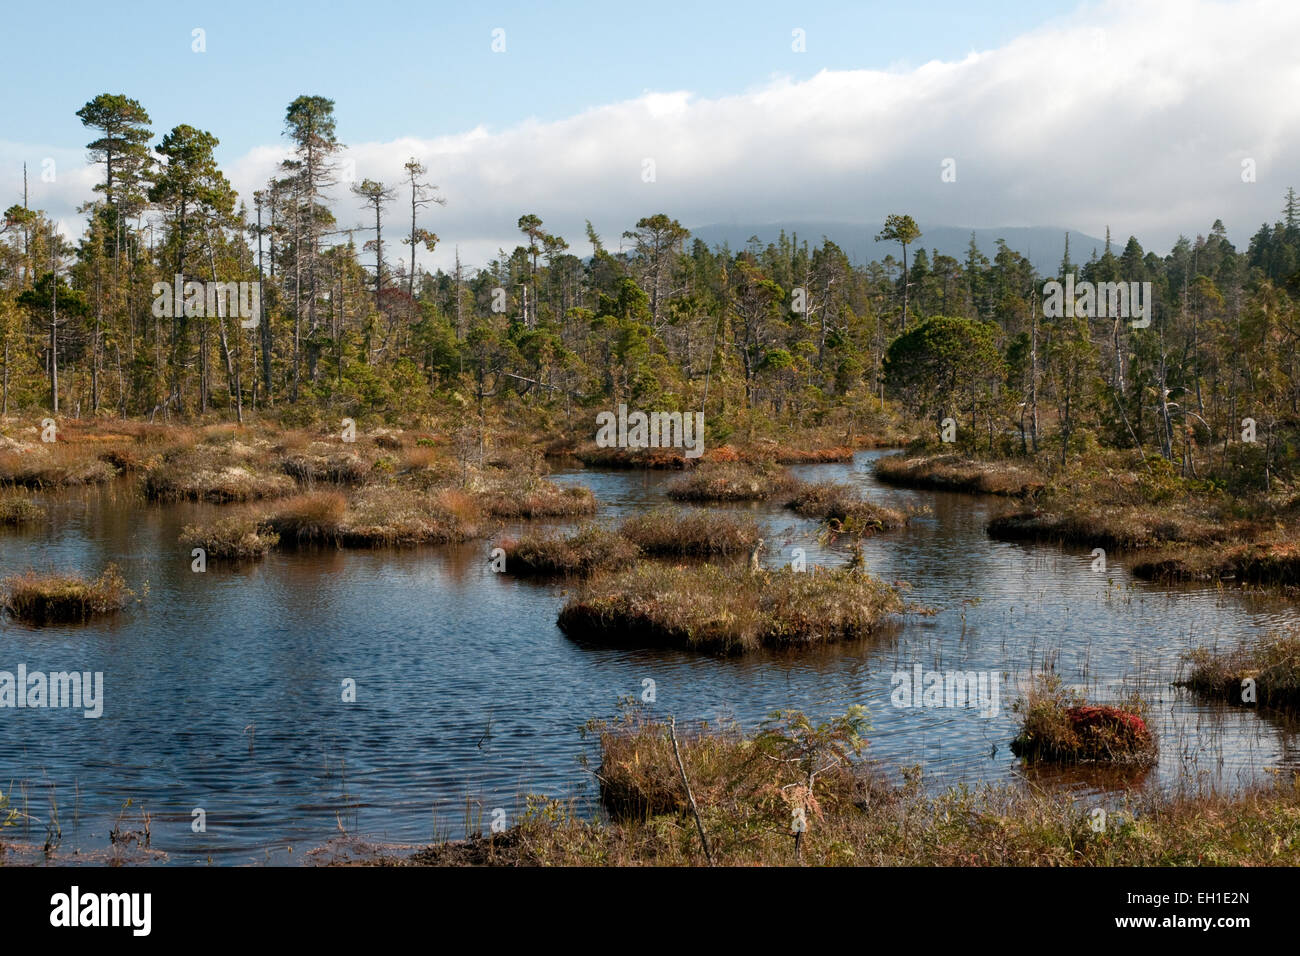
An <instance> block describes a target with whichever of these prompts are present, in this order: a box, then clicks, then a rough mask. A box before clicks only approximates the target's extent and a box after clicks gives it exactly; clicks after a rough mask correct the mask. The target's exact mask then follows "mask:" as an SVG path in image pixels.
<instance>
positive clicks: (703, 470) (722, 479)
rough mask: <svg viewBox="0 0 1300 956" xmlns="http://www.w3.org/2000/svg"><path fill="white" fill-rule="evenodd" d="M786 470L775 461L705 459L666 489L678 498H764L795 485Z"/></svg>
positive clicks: (700, 499) (691, 499)
mask: <svg viewBox="0 0 1300 956" xmlns="http://www.w3.org/2000/svg"><path fill="white" fill-rule="evenodd" d="M794 485H795V479H794V476H792V475H791V474H790V472H788V471H787V470H786V469H784V468H780V467H778V466H776V465H772V464H766V463H762V464H746V463H743V462H728V461H706V462H704V463H703V464H701V465H699V466H698V467H696V468H692V469H691V470H690V471H689V472H688V473H686V474H684V475H682V476H681V477H680V478H677V479H676V480H674V481H673V482H672V483H671V484H669V486H668V488H667V495H668V497H669V498H673V499H676V500H677V501H762V500H765V499H767V498H771V497H772V496H773V495H777V494H781V493H783V492H785V491H788V490H789V489H790V488H792V487H794Z"/></svg>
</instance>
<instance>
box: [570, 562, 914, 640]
mask: <svg viewBox="0 0 1300 956" xmlns="http://www.w3.org/2000/svg"><path fill="white" fill-rule="evenodd" d="M902 609H903V604H902V601H901V599H900V598H899V596H898V593H897V591H895V590H894V589H893V588H891V587H889V586H888V585H886V584H884V583H882V582H880V581H877V580H876V579H875V578H872V577H870V576H869V575H866V574H862V573H860V572H858V571H855V570H851V569H847V568H845V569H841V570H834V571H826V570H819V571H818V573H816V574H809V573H806V572H798V571H794V570H792V569H790V568H782V569H780V570H776V571H763V572H760V573H751V572H750V570H749V569H748V568H747V567H740V566H731V567H719V566H716V565H703V566H696V567H682V566H677V567H668V566H664V565H660V564H656V563H654V562H641V563H638V564H637V565H635V566H634V567H632V568H630V569H629V570H627V571H621V572H618V573H614V574H604V575H600V576H598V577H596V578H593V579H592V580H591V581H590V582H588V584H587V585H586V586H585V587H583V588H582V589H581V590H580V591H579V592H578V593H576V594H575V595H574V596H573V597H571V598H570V599H569V601H568V603H567V604H565V606H564V607H563V608H562V609H561V611H560V617H559V625H560V627H561V629H563V630H564V631H565V632H566V633H568V634H570V635H572V636H575V637H584V638H591V639H595V640H600V641H604V642H615V643H626V644H630V645H634V646H635V645H667V646H674V647H683V648H687V649H690V650H697V651H705V652H708V653H719V654H736V653H744V652H748V651H754V650H757V649H759V648H762V647H768V648H786V647H809V646H813V645H817V644H823V643H830V642H833V641H840V640H848V639H852V638H858V637H865V636H867V635H869V634H870V633H871V632H872V631H873V630H874V629H875V628H876V626H877V625H878V624H879V622H880V621H881V619H882V618H884V617H885V616H886V615H888V614H891V613H896V612H899V611H901V610H902Z"/></svg>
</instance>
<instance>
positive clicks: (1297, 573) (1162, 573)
mask: <svg viewBox="0 0 1300 956" xmlns="http://www.w3.org/2000/svg"><path fill="white" fill-rule="evenodd" d="M1133 574H1134V576H1136V577H1139V578H1143V579H1145V580H1149V581H1164V582H1169V581H1238V582H1240V583H1242V584H1258V585H1265V586H1278V587H1298V586H1300V547H1297V546H1296V545H1295V544H1294V543H1293V542H1292V541H1289V540H1285V539H1280V540H1279V539H1278V538H1276V537H1269V538H1266V539H1265V540H1261V541H1253V542H1247V543H1237V544H1230V545H1227V546H1219V547H1208V546H1190V547H1188V546H1184V547H1177V548H1172V547H1171V548H1162V549H1158V550H1156V552H1155V553H1153V554H1151V555H1149V556H1148V557H1146V558H1144V559H1143V560H1141V561H1139V562H1137V563H1135V564H1134V565H1133Z"/></svg>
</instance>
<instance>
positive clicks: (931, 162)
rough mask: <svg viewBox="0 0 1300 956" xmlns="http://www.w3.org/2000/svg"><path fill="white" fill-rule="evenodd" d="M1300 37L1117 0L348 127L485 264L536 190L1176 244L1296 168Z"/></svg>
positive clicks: (1264, 194) (573, 230)
mask: <svg viewBox="0 0 1300 956" xmlns="http://www.w3.org/2000/svg"><path fill="white" fill-rule="evenodd" d="M918 28H919V26H918ZM1297 36H1300V4H1294V3H1290V2H1286V0H1247V2H1240V3H1232V4H1224V3H1210V2H1204V0H1193V2H1150V3H1141V4H1131V3H1107V4H1102V5H1099V6H1087V7H1083V8H1080V10H1078V11H1077V12H1076V13H1075V14H1073V15H1072V16H1071V17H1069V18H1067V19H1066V20H1063V21H1059V22H1057V23H1054V24H1052V25H1050V26H1048V27H1044V28H1041V29H1036V30H1033V31H1031V32H1027V33H1025V34H1023V35H1021V36H1020V37H1018V38H1016V39H1015V40H1014V41H1012V42H1010V43H1008V44H1006V45H1005V46H1003V47H1001V48H999V49H996V50H990V51H984V52H977V53H976V52H973V53H971V54H969V55H968V56H966V57H965V58H964V59H962V60H960V61H957V62H940V61H933V62H929V63H925V64H923V65H921V66H918V67H916V68H914V69H908V70H897V71H881V70H852V71H823V72H820V73H817V74H816V75H814V76H812V77H810V78H808V79H805V80H799V81H796V80H792V79H790V78H788V77H773V78H771V79H770V80H769V81H767V82H766V83H764V84H763V85H761V86H757V87H755V88H751V89H748V90H745V91H743V92H738V93H736V94H734V95H730V96H725V97H719V98H712V99H708V98H701V97H698V96H695V95H693V94H692V93H690V92H689V91H659V92H649V93H646V94H645V95H643V96H641V97H639V98H637V99H634V100H628V101H623V102H616V103H610V104H606V105H602V106H598V107H595V108H593V109H590V110H587V111H586V112H583V113H580V114H578V115H575V116H571V117H568V118H565V119H563V120H559V121H555V122H545V123H542V122H533V121H528V122H523V123H520V124H518V125H515V126H511V127H508V128H505V129H500V130H494V129H491V128H489V127H487V126H479V127H477V128H475V129H472V130H468V131H466V132H463V133H459V134H456V135H452V136H444V137H440V138H435V139H412V138H409V137H404V138H399V139H394V140H392V141H389V142H376V143H359V144H352V145H351V146H350V148H349V149H348V151H347V153H346V154H345V158H346V159H347V160H350V161H351V162H352V163H353V164H354V166H355V175H356V177H357V178H358V179H360V178H364V177H369V178H373V179H379V180H383V181H385V182H389V183H394V184H396V183H397V182H398V181H399V180H400V178H401V176H402V164H403V163H404V162H405V161H406V160H407V159H408V158H409V157H411V156H414V157H416V158H418V159H419V160H420V161H421V162H423V163H424V164H425V165H426V166H428V167H429V174H428V176H427V177H426V178H427V179H428V180H430V181H431V182H434V183H436V184H437V185H438V186H439V187H440V191H441V193H442V195H444V196H445V197H446V198H447V200H448V202H447V205H446V206H444V207H434V208H432V209H431V210H430V211H429V212H427V213H426V214H423V215H422V216H421V224H422V225H423V226H425V227H426V228H429V229H431V230H432V231H434V232H436V233H437V234H438V235H439V236H440V237H441V240H442V241H441V244H440V245H439V247H438V249H437V251H436V253H434V254H433V255H432V256H427V255H426V256H422V257H421V265H422V266H426V267H428V266H430V265H441V266H446V265H448V264H449V263H450V262H451V260H452V257H453V255H454V253H455V250H456V249H457V247H458V248H459V251H460V254H461V258H462V260H463V261H464V262H465V263H466V264H468V265H471V266H481V265H483V264H485V263H486V261H487V260H488V259H489V258H491V257H492V256H493V255H494V254H495V252H496V250H497V249H498V248H499V247H504V248H507V249H509V248H512V247H513V246H514V245H515V244H516V243H517V242H518V240H519V233H518V232H517V230H516V229H515V221H516V220H517V219H518V218H519V216H520V215H521V214H523V213H525V212H533V213H536V214H538V215H539V216H541V218H542V219H543V221H544V222H545V224H546V228H547V229H548V230H550V231H552V232H557V233H559V234H561V235H563V236H564V237H565V238H567V239H568V240H569V241H570V243H571V244H572V245H573V247H574V249H575V251H577V252H579V253H580V254H586V253H587V252H588V251H589V247H588V246H587V244H586V240H585V235H584V220H586V219H591V220H592V222H593V224H594V225H595V227H596V229H597V231H599V232H600V233H601V234H602V236H603V237H604V239H605V241H606V244H607V245H608V246H612V247H617V245H618V243H619V236H620V234H621V233H622V231H623V230H625V229H629V228H631V227H632V226H633V225H634V223H635V222H636V220H637V219H638V218H640V217H642V216H645V215H649V214H652V213H655V212H660V211H663V212H667V213H668V214H669V215H671V216H673V217H675V218H677V219H679V220H681V221H682V222H683V223H684V224H686V225H703V224H707V223H714V222H733V221H739V222H764V221H779V220H783V219H790V220H819V219H829V220H844V221H879V220H881V219H883V218H884V216H885V214H887V213H889V212H907V213H910V214H911V215H912V216H914V217H915V218H916V219H917V220H918V221H919V222H920V223H921V225H922V227H923V228H924V226H925V225H926V224H927V223H930V224H934V225H959V226H1014V225H1042V226H1059V227H1061V228H1071V229H1076V230H1082V231H1084V232H1088V233H1092V234H1094V235H1101V234H1102V233H1103V232H1104V230H1105V229H1106V227H1107V226H1109V227H1110V228H1111V231H1112V234H1113V235H1114V236H1115V237H1116V238H1117V240H1118V241H1121V242H1122V241H1123V239H1125V238H1127V236H1128V235H1130V234H1135V235H1137V236H1138V237H1139V238H1140V239H1141V240H1142V241H1143V243H1144V244H1145V245H1146V246H1147V248H1149V249H1154V250H1155V251H1157V252H1160V253H1164V252H1165V251H1167V249H1168V246H1169V244H1170V243H1171V242H1172V241H1173V239H1174V238H1176V236H1177V235H1178V234H1180V233H1184V234H1188V235H1194V234H1195V233H1197V232H1205V231H1207V230H1208V228H1209V226H1210V224H1211V223H1212V222H1213V221H1214V219H1216V218H1222V219H1223V220H1224V222H1225V223H1226V224H1227V226H1228V228H1229V234H1230V235H1231V236H1233V237H1234V238H1235V239H1236V240H1237V241H1238V242H1240V243H1244V241H1245V239H1246V238H1247V237H1248V236H1249V235H1250V234H1251V233H1253V232H1254V231H1255V229H1257V228H1258V226H1259V225H1260V224H1261V223H1262V222H1265V221H1268V222H1272V221H1274V220H1276V219H1277V218H1278V215H1279V210H1280V207H1281V203H1282V197H1283V194H1284V192H1285V190H1286V188H1287V187H1288V186H1290V185H1296V186H1297V188H1300V161H1298V160H1297V156H1300V96H1297V95H1296V92H1297V89H1300V60H1298V59H1297V58H1296V56H1295V51H1294V43H1295V38H1296V37H1297ZM792 56H797V54H792ZM597 89H598V87H597ZM413 108H418V106H415V105H413ZM338 121H339V135H340V138H341V139H343V140H344V141H347V124H348V117H347V116H345V115H340V116H339V117H338ZM190 122H192V123H194V124H195V125H202V118H201V117H194V118H192V119H191V120H190ZM0 155H3V157H4V158H5V171H4V174H3V186H4V188H5V190H6V194H7V195H8V196H14V195H16V192H15V184H17V185H18V189H19V190H20V189H21V185H20V178H15V174H14V170H15V168H16V167H17V165H18V163H20V162H21V159H22V158H26V159H27V160H28V161H29V163H34V164H35V166H36V170H37V173H38V172H39V161H40V158H41V157H44V156H54V157H55V158H56V160H57V161H58V163H59V168H60V170H63V169H66V170H68V172H67V174H66V175H64V174H63V173H62V172H61V173H60V175H59V178H58V180H57V182H56V183H53V184H37V185H39V187H40V188H33V205H38V206H42V207H44V208H46V209H47V210H49V211H50V212H51V213H53V214H55V215H58V216H60V217H62V218H63V219H65V220H66V221H67V222H68V224H69V227H70V228H72V229H79V224H77V223H76V218H77V217H76V215H75V212H74V210H75V206H76V205H77V204H78V203H79V202H83V201H85V199H87V198H89V196H90V187H91V185H93V183H94V182H95V181H96V180H97V173H96V172H95V171H93V170H86V169H85V168H84V156H83V155H82V153H81V151H67V150H64V151H62V152H59V151H55V150H51V149H48V148H45V147H40V146H33V145H31V144H24V145H21V146H20V145H18V144H12V143H3V142H0ZM285 155H287V147H286V146H285V145H284V144H283V143H275V142H270V141H269V140H268V145H266V146H263V147H259V148H257V149H255V150H252V151H250V152H249V153H247V154H246V155H244V156H241V157H239V158H238V159H237V160H236V161H234V162H233V163H230V164H229V165H228V167H227V175H228V176H229V177H230V178H231V180H232V182H233V183H234V184H235V186H236V188H237V189H238V190H239V191H240V194H241V196H244V197H246V198H248V199H249V200H250V202H251V195H252V191H253V190H254V189H256V188H260V187H261V186H262V185H264V184H265V182H266V180H267V178H268V177H269V176H271V175H272V174H273V173H274V171H275V167H276V165H277V163H278V161H279V160H280V159H281V158H283V157H284V156H285ZM945 160H952V163H951V164H950V165H949V166H948V168H949V169H950V170H954V171H955V180H954V181H944V177H943V171H944V168H945V166H944V164H945ZM1246 161H1249V163H1248V166H1253V171H1254V180H1255V181H1254V182H1243V171H1244V167H1243V163H1245V162H1246ZM64 163H67V165H66V166H65V165H64ZM949 178H950V179H951V178H952V177H951V176H950V177H949ZM8 201H9V200H7V199H6V202H5V204H6V205H7V204H8ZM334 206H335V212H336V214H337V215H338V217H339V221H340V224H341V225H352V224H356V225H358V226H361V225H362V224H363V223H364V222H365V216H364V215H363V213H362V210H361V207H360V205H359V204H358V203H357V201H356V200H355V198H354V197H352V196H351V195H349V194H348V192H347V189H346V188H345V187H344V186H342V185H340V186H339V187H336V188H335V190H334ZM407 209H409V206H408V207H407ZM389 215H390V216H391V217H392V228H393V230H394V233H396V232H400V231H401V230H402V229H403V228H406V226H407V225H409V219H407V218H406V217H407V216H409V212H407V211H406V210H404V209H403V208H402V205H401V200H400V198H399V200H398V202H396V203H395V204H394V206H393V207H392V208H391V210H390V212H389ZM404 220H405V222H404ZM390 248H391V249H392V250H393V253H394V255H395V256H396V255H404V254H406V250H405V247H401V248H399V247H398V246H397V245H396V244H394V245H393V246H392V247H390Z"/></svg>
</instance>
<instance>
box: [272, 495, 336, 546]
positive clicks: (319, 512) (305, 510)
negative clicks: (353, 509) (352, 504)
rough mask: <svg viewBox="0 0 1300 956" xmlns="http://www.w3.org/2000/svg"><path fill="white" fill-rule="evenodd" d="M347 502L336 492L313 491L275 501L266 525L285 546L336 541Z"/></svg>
mask: <svg viewBox="0 0 1300 956" xmlns="http://www.w3.org/2000/svg"><path fill="white" fill-rule="evenodd" d="M347 507H348V501H347V499H346V498H344V497H343V495H342V494H340V493H339V492H337V491H315V492H310V493H308V494H305V495H296V496H294V497H292V498H286V499H285V500H284V501H281V502H278V503H277V505H276V508H275V510H274V511H272V512H271V513H270V514H268V515H267V516H266V518H265V522H266V525H267V526H268V527H269V528H270V529H271V530H272V531H273V532H274V533H275V534H276V535H277V537H278V538H279V540H280V541H281V542H282V543H284V544H285V545H291V544H324V543H327V542H328V543H337V541H338V537H339V529H340V527H341V525H342V522H343V515H344V512H346V511H347Z"/></svg>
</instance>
